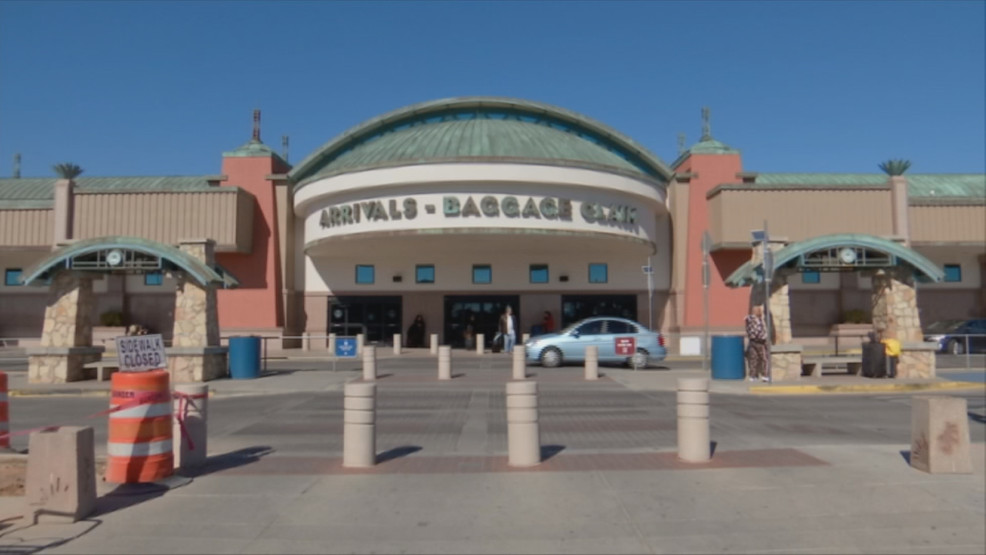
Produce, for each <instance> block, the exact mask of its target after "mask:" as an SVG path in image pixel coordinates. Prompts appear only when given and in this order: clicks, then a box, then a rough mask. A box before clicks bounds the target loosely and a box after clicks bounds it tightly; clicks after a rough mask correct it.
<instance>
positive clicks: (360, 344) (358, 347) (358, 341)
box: [356, 333, 366, 355]
mask: <svg viewBox="0 0 986 555" xmlns="http://www.w3.org/2000/svg"><path fill="white" fill-rule="evenodd" d="M365 339H366V337H365V336H364V335H363V334H362V333H357V334H356V354H357V355H361V354H363V342H364V341H365Z"/></svg>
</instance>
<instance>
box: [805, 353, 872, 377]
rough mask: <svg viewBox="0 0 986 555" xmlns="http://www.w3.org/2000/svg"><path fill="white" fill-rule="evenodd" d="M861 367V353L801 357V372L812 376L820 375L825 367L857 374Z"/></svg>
mask: <svg viewBox="0 0 986 555" xmlns="http://www.w3.org/2000/svg"><path fill="white" fill-rule="evenodd" d="M862 368H863V356H862V355H827V356H813V357H804V358H802V359H801V374H802V375H805V374H807V375H810V376H812V377H820V376H821V375H822V374H824V373H825V370H827V369H832V370H836V369H837V370H845V371H847V372H849V373H850V374H853V375H859V372H860V370H862Z"/></svg>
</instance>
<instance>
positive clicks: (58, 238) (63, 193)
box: [52, 179, 75, 245]
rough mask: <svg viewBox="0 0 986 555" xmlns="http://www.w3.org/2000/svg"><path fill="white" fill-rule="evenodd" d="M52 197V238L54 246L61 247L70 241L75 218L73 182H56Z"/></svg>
mask: <svg viewBox="0 0 986 555" xmlns="http://www.w3.org/2000/svg"><path fill="white" fill-rule="evenodd" d="M54 196H55V199H54V200H55V202H54V210H53V212H54V217H55V228H54V233H53V234H52V237H53V238H54V242H55V244H56V245H63V244H65V243H68V242H69V241H70V240H71V239H72V221H73V219H74V217H75V207H74V204H75V181H73V180H71V179H59V180H58V181H56V182H55V194H54Z"/></svg>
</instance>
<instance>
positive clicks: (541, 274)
mask: <svg viewBox="0 0 986 555" xmlns="http://www.w3.org/2000/svg"><path fill="white" fill-rule="evenodd" d="M531 283H548V265H547V264H531Z"/></svg>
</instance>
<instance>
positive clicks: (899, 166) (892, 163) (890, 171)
mask: <svg viewBox="0 0 986 555" xmlns="http://www.w3.org/2000/svg"><path fill="white" fill-rule="evenodd" d="M910 167H911V161H910V160H887V161H886V162H881V163H880V169H881V170H883V171H884V173H886V174H887V175H889V176H895V175H904V172H906V171H907V169H908V168H910Z"/></svg>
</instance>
